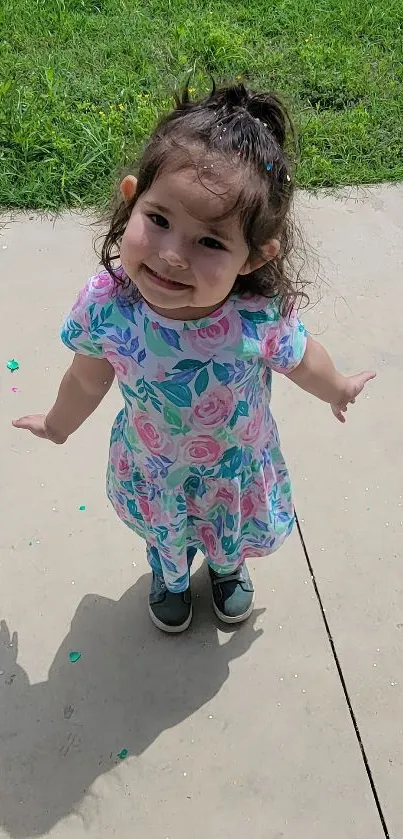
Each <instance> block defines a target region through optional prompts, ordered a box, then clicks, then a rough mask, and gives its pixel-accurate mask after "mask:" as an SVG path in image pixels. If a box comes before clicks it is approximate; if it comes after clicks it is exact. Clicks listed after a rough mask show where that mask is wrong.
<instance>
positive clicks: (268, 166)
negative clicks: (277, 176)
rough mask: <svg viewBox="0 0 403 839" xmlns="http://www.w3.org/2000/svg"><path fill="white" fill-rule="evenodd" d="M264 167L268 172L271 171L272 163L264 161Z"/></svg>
mask: <svg viewBox="0 0 403 839" xmlns="http://www.w3.org/2000/svg"><path fill="white" fill-rule="evenodd" d="M266 169H267V171H268V172H271V170H272V169H273V164H272V163H266Z"/></svg>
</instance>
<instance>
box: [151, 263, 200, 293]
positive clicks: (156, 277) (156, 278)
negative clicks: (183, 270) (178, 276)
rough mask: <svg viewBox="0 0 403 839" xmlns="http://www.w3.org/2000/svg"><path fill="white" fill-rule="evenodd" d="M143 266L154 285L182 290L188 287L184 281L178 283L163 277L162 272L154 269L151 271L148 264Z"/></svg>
mask: <svg viewBox="0 0 403 839" xmlns="http://www.w3.org/2000/svg"><path fill="white" fill-rule="evenodd" d="M143 268H144V270H145V272H146V274H148V276H149V277H150V279H151V280H153V282H155V283H156V285H159V286H160V288H168V289H171V290H177V291H183V290H184V289H186V288H189V286H188V285H186V283H178V282H177V281H176V280H169V279H168V278H167V277H163V276H162V274H157V272H156V271H152V270H151V268H149V267H148V265H143Z"/></svg>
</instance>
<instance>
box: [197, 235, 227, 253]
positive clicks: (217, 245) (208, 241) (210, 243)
mask: <svg viewBox="0 0 403 839" xmlns="http://www.w3.org/2000/svg"><path fill="white" fill-rule="evenodd" d="M200 244H201V245H203V247H205V248H211V250H219V251H225V248H224V245H222V244H221V242H219V241H218V240H217V239H212V238H211V236H203V239H200Z"/></svg>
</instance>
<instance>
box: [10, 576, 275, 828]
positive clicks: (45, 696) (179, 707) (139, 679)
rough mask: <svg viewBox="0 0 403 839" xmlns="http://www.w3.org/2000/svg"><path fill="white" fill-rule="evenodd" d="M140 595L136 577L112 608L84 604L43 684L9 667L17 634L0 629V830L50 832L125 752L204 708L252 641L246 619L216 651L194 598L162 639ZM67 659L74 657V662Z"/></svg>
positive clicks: (101, 600)
mask: <svg viewBox="0 0 403 839" xmlns="http://www.w3.org/2000/svg"><path fill="white" fill-rule="evenodd" d="M200 575H201V572H200V571H199V572H197V573H196V574H195V575H194V577H193V578H192V579H193V591H195V590H197V587H198V582H199V581H200ZM148 586H149V577H148V575H144V576H143V577H141V578H140V579H139V580H138V582H137V583H136V584H135V585H133V586H132V587H131V588H130V589H129V590H128V591H126V592H125V594H124V595H123V596H122V597H121V598H120V600H118V601H114V600H109V599H108V598H105V597H100V596H98V595H96V594H88V595H86V597H84V598H83V600H82V601H81V603H80V605H79V606H78V608H77V611H76V614H75V615H74V618H73V621H72V624H71V631H70V633H69V634H68V635H67V637H66V638H65V639H64V641H63V643H62V644H61V646H60V648H59V650H58V652H57V653H56V656H55V659H54V661H53V664H52V666H51V668H50V671H49V677H48V681H47V682H41V683H38V684H33V685H31V684H30V683H29V678H28V676H27V674H26V673H25V671H24V670H23V669H22V668H21V667H20V666H19V665H18V664H17V663H16V662H17V652H18V644H17V637H16V636H15V637H13V638H12V639H11V638H10V634H9V630H8V628H7V626H6V624H5V623H4V622H3V623H2V625H1V632H0V671H3V672H2V673H1V675H0V747H1V755H0V761H1V771H0V826H2V827H3V828H4V829H5V830H6V831H7V832H8V833H9V834H10V836H12V837H15V839H20V838H22V837H34V836H41V835H42V834H45V833H48V831H50V830H51V828H52V827H53V826H54V825H55V824H56V823H57V822H58V821H59V820H60V819H62V818H64V817H66V816H67V815H68V814H69V813H71V812H72V811H74V810H76V808H77V807H78V806H79V804H80V802H81V800H82V799H83V797H84V796H85V794H86V793H87V792H88V790H89V787H90V785H91V784H92V783H93V781H94V780H95V779H96V778H97V777H98V776H99V775H102V774H103V773H105V772H108V771H109V770H110V769H112V768H113V767H114V766H116V763H117V762H118V763H119V758H118V757H117V756H118V753H119V752H121V750H122V749H128V752H129V754H130V755H140V754H141V753H142V752H143V751H144V749H146V748H147V747H148V746H149V745H150V744H151V743H153V741H154V740H155V739H156V738H157V737H158V736H159V735H160V734H161V732H162V731H164V730H165V729H168V728H171V727H172V726H175V725H177V724H178V723H180V722H181V721H182V720H184V719H186V718H187V717H188V716H190V715H191V714H193V713H194V711H195V710H197V709H198V708H200V707H201V706H203V705H204V704H205V703H206V702H208V701H209V700H210V699H211V698H212V697H213V696H214V695H215V694H216V693H218V691H219V690H220V688H221V686H222V685H223V684H224V682H225V681H226V679H227V678H228V675H229V662H230V661H232V660H233V659H236V658H238V657H239V656H241V655H243V654H244V653H245V652H247V650H249V648H250V646H251V644H252V643H253V641H254V640H255V639H256V638H257V637H258V636H259V635H260V634H261V631H259V630H256V629H254V625H253V618H252V620H251V621H250V622H249V623H246V624H245V625H243V626H242V627H241V628H240V629H238V630H237V631H235V632H234V633H233V634H231V636H230V637H229V639H228V640H227V641H226V642H225V643H224V644H219V639H218V633H217V626H216V625H215V623H214V620H213V619H212V617H211V615H212V613H211V611H210V610H211V606H210V603H208V606H207V602H206V604H205V603H204V598H203V599H200V600H195V604H196V606H198V607H199V608H198V609H197V613H198V614H197V616H196V619H194V624H193V629H191V630H190V631H189V632H187V633H185V634H184V635H183V636H175V637H173V636H167V635H164V634H163V633H161V632H159V631H158V630H156V629H154V627H153V626H152V625H151V623H150V620H149V617H148V615H147V609H146V603H147V595H148ZM207 608H208V609H209V614H208V616H207V614H206V613H205V614H203V612H205V610H206V609H207ZM200 612H201V616H200V614H199V613H200ZM258 614H259V613H258V612H255V613H254V616H255V618H256V617H257V615H258ZM200 617H202V618H203V619H202V620H200ZM70 651H79V652H81V659H80V660H79V661H77V662H76V663H71V662H70V661H69V652H70Z"/></svg>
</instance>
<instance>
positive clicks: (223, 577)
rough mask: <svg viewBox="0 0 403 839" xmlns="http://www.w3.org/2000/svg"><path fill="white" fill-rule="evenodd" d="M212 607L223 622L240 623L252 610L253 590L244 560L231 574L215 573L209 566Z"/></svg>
mask: <svg viewBox="0 0 403 839" xmlns="http://www.w3.org/2000/svg"><path fill="white" fill-rule="evenodd" d="M208 570H209V574H210V580H211V588H212V591H213V608H214V611H215V613H216V615H217V617H219V618H220V620H222V621H224V623H241V622H242V621H245V620H246V619H247V618H248V617H249V615H250V614H251V613H252V611H253V605H254V602H255V591H254V588H253V583H252V580H251V578H250V576H249V571H248V569H247V567H246V562H243V563H242V565H240V566H239V568H237V569H236V571H234V572H233V573H232V574H217V573H216V572H215V571H213V569H212V568H210V566H209V569H208Z"/></svg>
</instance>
